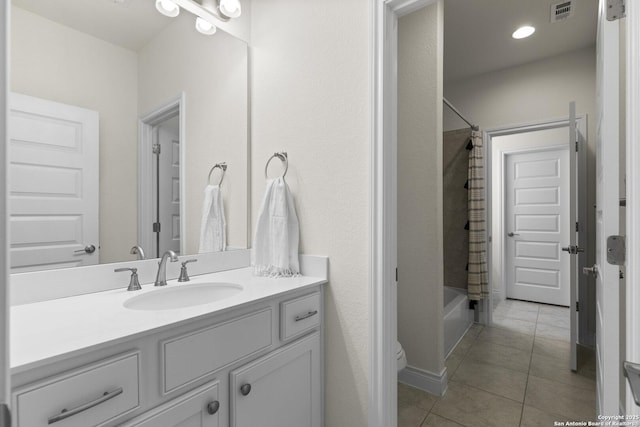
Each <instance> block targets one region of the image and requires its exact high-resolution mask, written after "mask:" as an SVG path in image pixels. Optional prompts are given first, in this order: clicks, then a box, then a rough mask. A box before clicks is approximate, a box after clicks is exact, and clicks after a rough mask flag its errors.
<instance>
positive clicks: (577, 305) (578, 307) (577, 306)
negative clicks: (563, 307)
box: [576, 301, 580, 311]
mask: <svg viewBox="0 0 640 427" xmlns="http://www.w3.org/2000/svg"><path fill="white" fill-rule="evenodd" d="M576 311H580V301H576Z"/></svg>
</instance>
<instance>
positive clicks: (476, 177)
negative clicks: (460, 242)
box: [467, 131, 489, 301]
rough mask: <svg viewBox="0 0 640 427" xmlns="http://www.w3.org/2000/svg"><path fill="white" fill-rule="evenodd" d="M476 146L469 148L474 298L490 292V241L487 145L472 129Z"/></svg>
mask: <svg viewBox="0 0 640 427" xmlns="http://www.w3.org/2000/svg"><path fill="white" fill-rule="evenodd" d="M471 141H472V143H473V149H472V150H471V151H470V152H469V168H468V172H467V176H468V178H469V193H468V212H469V272H468V273H467V292H468V295H469V299H470V300H475V301H479V300H481V299H483V298H487V297H488V296H489V283H488V275H487V242H486V241H485V234H486V218H485V205H486V202H485V198H484V196H485V193H484V147H483V145H482V133H481V132H480V131H472V132H471Z"/></svg>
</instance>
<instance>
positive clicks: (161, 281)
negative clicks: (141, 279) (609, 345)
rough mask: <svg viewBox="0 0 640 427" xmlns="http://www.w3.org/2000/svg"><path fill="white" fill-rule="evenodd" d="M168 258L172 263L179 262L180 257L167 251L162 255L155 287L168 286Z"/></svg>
mask: <svg viewBox="0 0 640 427" xmlns="http://www.w3.org/2000/svg"><path fill="white" fill-rule="evenodd" d="M167 258H169V259H170V260H171V262H176V261H178V256H177V255H176V253H175V252H173V251H166V252H165V253H163V254H162V258H160V263H159V264H158V274H157V275H156V281H155V283H154V284H153V285H154V286H166V285H167Z"/></svg>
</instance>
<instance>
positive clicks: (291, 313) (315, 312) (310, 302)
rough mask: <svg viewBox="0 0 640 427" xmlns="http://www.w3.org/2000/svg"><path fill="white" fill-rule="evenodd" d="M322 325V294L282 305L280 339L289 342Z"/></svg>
mask: <svg viewBox="0 0 640 427" xmlns="http://www.w3.org/2000/svg"><path fill="white" fill-rule="evenodd" d="M319 324H320V292H314V293H312V294H310V295H305V296H302V297H299V298H296V299H292V300H289V301H284V302H282V303H280V339H281V340H282V341H287V340H289V339H291V338H293V337H296V336H298V335H301V334H303V333H305V332H307V331H310V330H312V329H314V328H316V327H317V326H318V325H319Z"/></svg>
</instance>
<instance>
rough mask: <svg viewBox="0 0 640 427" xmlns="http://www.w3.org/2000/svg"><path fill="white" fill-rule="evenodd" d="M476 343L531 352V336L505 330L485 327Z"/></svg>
mask: <svg viewBox="0 0 640 427" xmlns="http://www.w3.org/2000/svg"><path fill="white" fill-rule="evenodd" d="M478 342H483V343H494V344H500V345H504V346H507V347H513V348H517V349H519V350H526V351H531V348H532V347H533V336H532V335H527V334H521V333H519V332H513V331H509V330H507V329H500V328H492V327H485V328H484V329H483V330H482V332H481V333H480V335H479V336H478Z"/></svg>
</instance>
